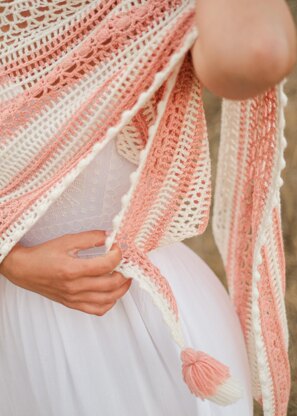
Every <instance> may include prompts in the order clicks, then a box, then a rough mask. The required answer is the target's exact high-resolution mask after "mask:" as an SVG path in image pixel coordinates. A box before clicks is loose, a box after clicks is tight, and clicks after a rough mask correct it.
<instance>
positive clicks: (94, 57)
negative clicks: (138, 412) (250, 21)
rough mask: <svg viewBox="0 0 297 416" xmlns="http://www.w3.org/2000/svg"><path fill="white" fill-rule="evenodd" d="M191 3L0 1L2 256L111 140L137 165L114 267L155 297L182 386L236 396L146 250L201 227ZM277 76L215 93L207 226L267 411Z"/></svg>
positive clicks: (278, 345) (277, 258)
mask: <svg viewBox="0 0 297 416" xmlns="http://www.w3.org/2000/svg"><path fill="white" fill-rule="evenodd" d="M195 6H196V5H195V1H194V0H170V1H167V0H137V1H135V0H133V1H132V0H71V1H68V0H67V1H61V0H51V1H49V0H35V1H34V2H32V1H29V0H9V1H5V0H4V1H1V5H0V16H1V31H0V38H1V42H0V51H1V53H0V132H1V133H0V261H2V260H3V259H4V258H5V256H6V255H7V254H8V253H9V251H10V250H11V249H12V247H13V246H14V245H15V244H16V243H17V242H18V241H19V240H20V238H21V237H22V236H23V235H24V234H25V233H26V232H27V231H28V230H29V229H30V227H32V226H33V225H34V223H35V222H36V221H37V220H38V219H39V218H40V217H41V216H42V215H43V214H44V213H45V212H46V210H47V209H48V208H49V206H50V205H51V204H52V203H53V202H54V201H55V200H56V199H57V198H58V197H59V196H60V195H61V193H62V192H63V191H64V190H65V189H66V188H67V187H68V186H69V185H70V183H71V182H72V181H73V180H74V179H75V178H76V177H77V175H79V173H80V172H82V170H83V169H84V168H85V167H86V166H87V165H88V164H89V163H90V162H91V161H92V160H93V159H94V157H95V156H96V155H97V154H98V152H100V150H101V149H102V148H103V147H104V146H105V145H106V144H107V143H108V142H109V141H110V140H116V144H117V150H118V151H119V153H120V154H121V155H123V156H124V157H126V158H127V159H128V160H130V161H131V162H133V163H135V171H134V172H132V174H131V176H130V188H129V190H128V192H127V193H126V194H125V195H124V196H123V197H122V205H121V209H120V212H119V213H118V214H117V215H116V216H115V218H114V219H113V230H112V233H111V234H110V235H109V237H108V238H107V240H106V248H107V250H109V249H110V247H111V245H112V243H113V242H114V241H115V240H117V241H118V242H119V243H120V244H121V247H122V255H123V257H122V260H121V262H120V263H119V265H118V266H117V267H116V269H115V270H118V271H120V272H121V273H123V275H125V276H126V277H132V278H134V279H136V280H137V281H138V283H139V285H140V286H141V288H143V289H144V290H146V291H147V292H148V293H149V294H150V295H151V298H152V300H153V301H154V302H155V304H156V305H157V307H158V308H159V309H160V313H162V316H163V318H164V322H165V323H166V324H167V325H168V327H169V329H170V331H171V333H172V337H173V339H174V340H175V342H176V343H177V345H178V346H179V347H180V358H181V376H182V377H183V379H184V381H185V382H186V383H187V385H188V387H189V389H190V391H191V392H192V393H193V394H195V395H196V396H197V397H199V398H201V399H202V400H205V399H208V400H213V401H215V402H216V403H218V404H220V405H227V404H229V403H232V402H233V401H235V400H237V399H238V398H239V397H240V396H241V394H242V388H241V387H240V380H235V378H234V377H233V375H232V374H230V370H229V367H228V365H227V363H221V362H220V361H219V360H218V359H217V358H216V357H212V356H210V355H209V354H207V352H202V351H199V350H197V347H198V346H186V345H185V343H184V339H183V328H182V323H181V320H180V317H179V311H178V305H177V302H176V299H175V297H174V293H173V291H172V289H171V287H170V285H169V283H168V281H167V280H166V276H163V275H162V274H161V273H160V270H159V269H158V268H157V267H156V266H155V265H153V264H152V263H151V261H150V260H149V258H148V256H147V253H148V252H149V251H151V250H153V249H156V248H157V247H161V246H165V245H167V244H171V243H173V242H176V241H182V240H184V239H186V238H190V237H193V236H197V235H199V234H201V233H202V232H203V231H204V230H205V228H206V226H207V223H208V219H209V208H210V201H211V178H210V176H211V175H210V157H209V149H208V138H207V130H206V121H205V115H204V109H203V102H202V96H201V89H202V85H201V82H200V81H199V79H198V78H197V76H196V75H195V73H194V69H193V65H192V61H191V54H190V48H191V46H192V45H193V43H194V42H195V40H196V38H197V36H198V29H197V26H196V23H195ZM284 82H285V81H282V82H281V83H280V84H278V85H276V86H275V87H273V88H271V89H269V90H268V91H266V92H265V93H263V94H261V95H259V96H257V97H255V98H253V99H248V100H242V101H235V100H234V101H233V100H227V99H222V119H221V121H222V123H221V141H220V151H219V159H218V171H217V180H216V188H215V194H214V216H213V231H214V236H215V240H216V243H217V245H218V248H219V251H220V253H221V256H222V258H223V261H224V265H225V270H226V274H227V283H228V288H229V294H230V299H231V300H232V303H233V304H234V306H235V309H236V312H237V314H238V317H239V320H240V323H241V327H242V331H243V334H244V337H245V342H246V347H247V351H248V357H249V363H250V369H251V374H252V382H253V395H254V398H255V399H256V400H257V401H258V402H259V403H261V404H262V405H263V408H264V414H265V416H268V415H273V416H276V415H278V416H284V415H285V414H286V409H287V403H288V396H289V390H290V370H289V363H288V355H287V350H288V331H287V322H286V313H285V304H284V294H285V261H284V250H283V242H282V234H281V220H280V195H279V188H280V186H281V184H282V179H281V177H280V172H281V169H282V168H283V167H284V166H285V162H284V158H283V151H284V148H285V145H286V140H285V138H284V135H283V130H284V124H285V121H284V110H283V109H284V106H285V104H286V95H285V93H284V91H283V85H284ZM180 278H181V279H182V278H183V276H180ZM206 319H207V318H206ZM197 331H199V328H197ZM195 348H196V349H195Z"/></svg>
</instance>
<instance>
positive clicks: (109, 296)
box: [102, 292, 114, 304]
mask: <svg viewBox="0 0 297 416" xmlns="http://www.w3.org/2000/svg"><path fill="white" fill-rule="evenodd" d="M111 302H114V294H113V293H112V292H111V293H104V295H103V296H102V303H104V304H106V303H111Z"/></svg>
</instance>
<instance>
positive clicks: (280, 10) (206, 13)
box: [191, 0, 297, 99]
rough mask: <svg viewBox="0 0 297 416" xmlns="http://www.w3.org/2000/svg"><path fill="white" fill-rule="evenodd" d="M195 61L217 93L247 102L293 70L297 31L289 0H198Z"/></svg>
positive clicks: (204, 82)
mask: <svg viewBox="0 0 297 416" xmlns="http://www.w3.org/2000/svg"><path fill="white" fill-rule="evenodd" d="M196 23H197V27H198V31H199V36H198V38H197V40H196V42H195V44H194V45H193V47H192V49H191V52H192V59H193V64H194V67H195V71H196V73H197V76H198V77H199V78H200V79H201V81H202V82H203V84H204V85H205V86H206V87H208V88H209V89H210V90H212V91H213V92H214V93H215V94H217V95H220V96H225V97H227V98H235V99H240V98H248V97H249V96H252V95H255V94H257V93H258V92H261V91H263V90H265V89H266V88H268V87H269V86H272V85H274V84H276V83H277V82H279V81H280V80H281V79H283V78H284V77H285V76H287V75H288V74H289V73H290V72H291V71H292V69H293V67H294V65H295V63H296V59H297V53H296V48H297V46H296V29H295V25H294V20H293V17H292V15H291V12H290V9H289V7H288V5H287V3H286V2H285V0H261V1H259V0H199V1H197V5H196Z"/></svg>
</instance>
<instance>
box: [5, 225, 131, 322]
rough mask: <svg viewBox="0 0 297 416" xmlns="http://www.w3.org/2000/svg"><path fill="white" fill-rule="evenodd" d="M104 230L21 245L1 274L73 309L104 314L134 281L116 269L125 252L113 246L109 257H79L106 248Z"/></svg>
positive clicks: (9, 256) (6, 263) (11, 252)
mask: <svg viewBox="0 0 297 416" xmlns="http://www.w3.org/2000/svg"><path fill="white" fill-rule="evenodd" d="M104 241H105V232H104V231H101V230H92V231H85V232H81V233H77V234H66V235H63V236H62V237H59V238H55V239H53V240H49V241H46V242H45V243H42V244H38V245H36V246H33V247H24V246H22V245H21V244H19V243H17V244H16V245H15V246H14V247H13V249H12V250H11V251H10V252H9V254H8V255H7V256H6V257H5V259H4V260H3V261H2V263H1V264H0V273H1V274H3V275H4V276H5V277H6V278H7V279H9V280H10V281H11V282H12V283H14V284H15V285H17V286H20V287H22V288H24V289H27V290H30V291H33V292H36V293H39V294H40V295H42V296H45V297H47V298H49V299H51V300H54V301H56V302H59V303H61V304H63V305H65V306H67V307H69V308H73V309H78V310H80V311H82V312H86V313H89V314H94V315H99V316H101V315H103V314H104V313H106V312H107V311H108V310H109V309H111V308H112V306H113V305H114V304H115V303H116V301H117V300H118V299H119V298H120V297H122V296H123V295H124V294H125V293H126V292H127V290H128V289H129V287H130V285H131V282H132V279H130V278H129V279H127V278H125V277H124V276H123V275H122V274H121V273H119V272H113V269H114V268H115V267H116V266H117V265H118V264H119V262H120V260H121V258H122V253H121V250H120V248H119V246H118V245H117V244H113V246H112V247H111V249H110V251H109V252H108V253H106V254H103V255H100V256H97V257H92V258H88V259H86V258H79V257H75V253H76V252H77V251H79V250H83V249H87V248H91V247H94V246H102V245H103V244H104Z"/></svg>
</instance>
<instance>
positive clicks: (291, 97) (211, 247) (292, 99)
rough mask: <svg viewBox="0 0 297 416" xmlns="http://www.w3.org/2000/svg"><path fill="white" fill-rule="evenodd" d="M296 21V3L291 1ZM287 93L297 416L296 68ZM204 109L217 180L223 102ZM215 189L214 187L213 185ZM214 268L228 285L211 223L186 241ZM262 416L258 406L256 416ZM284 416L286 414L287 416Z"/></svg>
mask: <svg viewBox="0 0 297 416" xmlns="http://www.w3.org/2000/svg"><path fill="white" fill-rule="evenodd" d="M288 3H289V5H290V7H291V10H292V12H293V14H294V17H295V22H296V20H297V2H296V0H292V1H289V2H288ZM285 92H286V94H287V96H288V105H287V107H286V110H285V117H286V129H285V136H286V139H287V142H288V146H287V148H286V151H285V159H286V168H285V169H284V170H283V172H282V177H283V179H284V185H283V186H282V188H281V197H282V221H283V236H284V243H285V255H286V266H287V269H286V270H287V289H286V308H287V316H288V323H289V337H290V340H289V355H290V362H291V373H292V389H291V397H290V404H289V410H288V416H296V415H297V215H296V213H297V67H295V70H294V72H293V73H291V74H290V75H289V76H288V78H287V83H286V85H285ZM204 98H205V110H206V117H207V123H208V130H209V140H210V151H211V158H212V176H213V178H215V173H216V172H215V167H216V163H217V152H218V145H219V131H220V107H221V100H220V99H219V98H217V97H215V96H213V95H211V94H210V93H209V92H208V91H204ZM213 186H214V184H213ZM184 242H185V243H186V244H187V245H188V246H189V247H191V248H192V249H193V250H194V251H196V253H198V254H199V255H200V256H201V257H202V258H203V259H204V260H205V261H206V262H207V263H208V264H209V266H210V267H211V268H212V269H213V271H214V272H215V273H216V274H217V276H218V277H219V278H220V279H221V280H222V281H223V283H224V284H225V286H226V281H225V273H224V268H223V265H222V261H221V258H220V256H219V254H218V251H217V248H216V246H215V243H214V240H213V236H212V230H211V221H210V222H209V225H208V227H207V230H206V231H205V233H204V234H203V235H201V236H199V237H195V238H191V239H188V240H184ZM260 415H262V411H261V410H260V409H259V406H257V405H256V404H255V416H260ZM284 416H285V415H284Z"/></svg>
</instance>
